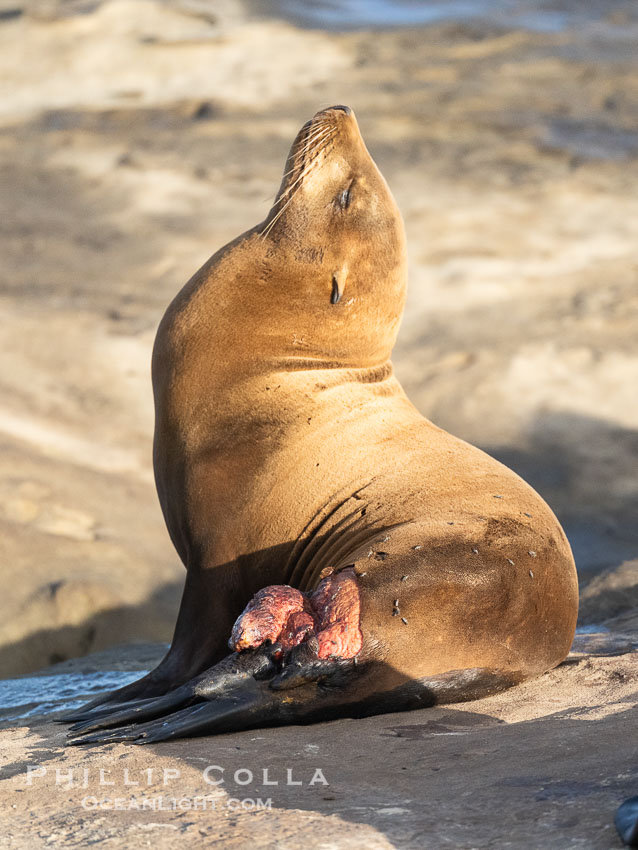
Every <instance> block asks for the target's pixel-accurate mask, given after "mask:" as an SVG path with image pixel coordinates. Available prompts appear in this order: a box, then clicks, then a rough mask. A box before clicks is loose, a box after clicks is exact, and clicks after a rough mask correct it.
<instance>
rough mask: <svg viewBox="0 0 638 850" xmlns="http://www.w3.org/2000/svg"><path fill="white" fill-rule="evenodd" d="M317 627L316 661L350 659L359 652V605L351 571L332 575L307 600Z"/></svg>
mask: <svg viewBox="0 0 638 850" xmlns="http://www.w3.org/2000/svg"><path fill="white" fill-rule="evenodd" d="M310 602H311V604H312V607H313V608H314V610H315V612H316V615H317V619H318V620H319V627H318V630H317V640H318V641H319V653H318V655H319V658H330V656H332V655H336V656H338V657H339V658H352V657H353V656H355V655H356V654H357V653H358V652H359V650H360V649H361V644H362V643H363V637H362V635H361V629H360V627H359V617H360V613H361V604H360V600H359V588H358V586H357V579H356V576H355V572H354V570H353V569H352V568H350V567H348V569H346V570H341V572H338V573H333V574H332V575H329V576H328V577H327V578H324V579H323V581H321V582H320V583H319V586H318V587H317V589H316V590H315V592H314V593H313V594H312V596H311V598H310Z"/></svg>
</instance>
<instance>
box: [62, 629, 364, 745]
mask: <svg viewBox="0 0 638 850" xmlns="http://www.w3.org/2000/svg"><path fill="white" fill-rule="evenodd" d="M314 652H315V645H314V643H313V642H310V644H302V645H301V646H299V647H295V649H293V650H291V651H290V652H288V653H286V655H285V657H284V658H282V657H281V651H280V649H279V647H278V646H276V645H275V646H261V647H260V648H259V649H255V650H246V651H244V652H241V653H233V654H232V655H229V656H228V657H227V658H225V659H224V660H223V661H221V662H220V663H219V664H217V665H215V667H212V668H211V669H210V670H208V671H207V672H206V673H203V674H201V675H200V676H198V677H197V678H195V679H193V680H192V681H191V682H189V683H187V684H186V685H182V686H181V687H180V688H177V689H176V690H175V691H173V692H172V693H170V694H167V695H166V696H163V697H159V698H158V699H155V700H138V701H135V702H132V703H130V704H128V705H126V704H124V705H120V706H118V707H117V708H115V710H114V711H110V712H109V711H106V710H103V711H100V712H93V713H90V712H89V713H88V714H87V715H86V718H85V719H83V720H82V721H81V722H78V723H76V725H75V726H74V727H73V728H72V730H71V732H70V734H69V738H70V740H69V741H68V743H69V745H76V744H98V743H99V744H104V743H110V742H115V741H132V742H135V743H138V744H149V743H154V742H156V741H164V740H167V739H170V738H181V737H186V736H190V735H201V734H205V733H211V732H230V731H238V730H240V729H246V728H250V727H252V726H265V725H270V724H273V723H291V722H295V721H301V720H304V719H307V718H309V717H310V716H315V715H317V713H318V712H320V711H321V710H322V707H324V706H325V707H329V706H333V705H334V704H335V703H340V702H341V701H342V699H341V698H340V696H339V693H338V692H339V687H338V686H339V685H341V684H343V683H344V681H345V680H346V679H347V678H349V677H350V676H352V675H353V674H354V672H355V670H356V667H357V665H356V662H355V661H354V659H349V660H343V659H338V658H334V659H326V660H320V659H318V658H317V657H316V655H315V654H314ZM331 684H334V685H335V687H336V690H334V689H331V687H330V685H331ZM284 689H286V690H288V689H292V696H291V695H290V694H289V693H287V694H282V693H281V691H282V690H284ZM175 709H178V710H177V711H175ZM139 721H145V722H139ZM111 727H117V728H111Z"/></svg>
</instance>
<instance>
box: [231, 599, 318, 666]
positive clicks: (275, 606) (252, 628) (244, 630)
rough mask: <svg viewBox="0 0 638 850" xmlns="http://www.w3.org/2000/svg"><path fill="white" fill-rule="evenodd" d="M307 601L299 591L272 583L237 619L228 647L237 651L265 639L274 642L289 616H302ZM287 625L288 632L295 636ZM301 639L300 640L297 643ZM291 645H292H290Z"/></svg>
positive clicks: (295, 627)
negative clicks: (299, 614)
mask: <svg viewBox="0 0 638 850" xmlns="http://www.w3.org/2000/svg"><path fill="white" fill-rule="evenodd" d="M307 604H308V603H307V601H306V598H305V596H304V595H303V593H301V591H299V590H296V588H294V587H288V585H285V584H272V585H270V586H269V587H264V588H262V589H261V590H260V591H259V592H258V593H256V594H255V595H254V596H253V598H252V599H251V600H250V602H249V603H248V605H246V607H245V608H244V611H243V613H242V614H241V615H240V616H239V617H238V618H237V620H236V622H235V625H234V626H233V631H232V634H231V636H230V643H231V646H232V647H233V648H234V649H235V650H236V651H237V652H241V650H242V649H252V648H253V647H257V646H261V644H262V643H264V642H265V641H267V640H269V641H271V643H275V642H276V641H277V639H278V638H279V635H280V634H281V632H282V630H283V629H284V627H285V626H286V625H287V623H288V620H289V618H290V616H291V615H293V614H297V613H303V611H304V609H305V608H307ZM296 629H297V626H296V625H294V624H291V626H290V631H292V632H293V633H296ZM301 640H303V637H301V638H300V639H299V641H298V642H300V641H301ZM290 645H291V646H295V645H296V644H295V643H291V644H290Z"/></svg>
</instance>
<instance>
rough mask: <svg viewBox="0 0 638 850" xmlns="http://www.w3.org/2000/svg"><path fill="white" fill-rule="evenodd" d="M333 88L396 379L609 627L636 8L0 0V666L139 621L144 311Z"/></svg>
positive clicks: (636, 462)
mask: <svg viewBox="0 0 638 850" xmlns="http://www.w3.org/2000/svg"><path fill="white" fill-rule="evenodd" d="M332 103H347V104H349V105H350V106H352V107H353V108H354V110H355V112H356V113H357V116H358V119H359V123H360V126H361V129H362V132H363V135H364V138H365V139H366V141H367V143H368V147H369V148H370V151H371V153H372V155H373V157H374V158H375V159H376V161H377V162H378V164H379V166H380V168H381V170H382V171H383V173H384V175H385V176H386V178H387V180H388V182H389V183H390V186H391V188H392V189H393V191H394V193H395V196H396V198H397V200H398V203H399V206H400V207H401V209H402V211H403V215H404V217H405V222H406V228H407V232H408V241H409V251H410V264H411V269H410V294H409V301H408V306H407V310H406V315H405V319H404V323H403V327H402V332H401V336H400V340H399V344H398V346H397V349H396V354H395V365H396V370H397V372H398V374H399V376H400V378H401V380H402V381H403V383H404V386H405V388H406V390H407V392H408V394H409V395H410V397H411V398H412V399H413V401H414V402H415V403H416V404H417V406H418V407H419V409H420V410H421V411H422V412H423V413H424V414H425V415H427V416H428V417H430V418H431V419H433V420H434V421H435V422H436V423H437V424H439V425H441V426H442V427H444V428H446V429H447V430H449V431H451V432H453V433H455V434H458V435H459V436H461V437H463V438H465V439H467V440H469V441H470V442H473V443H475V444H477V445H480V446H481V447H483V448H485V449H486V450H487V451H488V452H490V453H492V454H494V455H496V456H497V457H499V458H501V459H502V460H503V461H504V462H506V463H507V464H508V465H510V466H512V467H513V468H514V469H516V470H517V471H519V472H520V473H521V474H522V475H523V476H524V477H525V478H527V479H528V480H529V481H530V483H532V484H533V485H534V486H535V487H536V488H537V489H538V490H539V491H540V492H541V494H542V495H543V496H544V497H545V498H546V499H547V500H548V502H549V503H550V505H551V506H552V507H553V508H554V510H555V511H556V513H557V514H558V516H559V518H560V519H561V521H562V522H563V524H564V526H565V529H566V531H567V534H568V536H569V538H570V540H571V543H572V546H573V549H574V553H575V556H576V560H577V563H578V566H579V570H580V574H581V578H582V584H583V605H582V615H581V616H582V619H583V622H585V623H600V622H603V621H604V622H610V618H615V622H616V623H624V624H625V625H626V626H629V625H631V624H633V627H636V626H637V618H636V606H638V561H637V560H636V559H637V558H638V521H637V516H638V7H637V5H636V3H635V0H625V2H623V0H578V2H576V0H572V2H568V0H556V2H552V0H548V2H544V0H500V2H499V0H493V1H492V2H490V0H463V2H461V0H458V2H457V0H447V2H425V0H424V2H407V0H406V2H399V3H384V2H378V1H377V2H369V3H360V2H359V3H357V2H356V0H350V2H345V0H343V2H334V3H313V4H308V3H302V2H293V0H281V2H276V0H266V1H265V2H258V0H254V2H252V3H239V2H235V0H216V2H214V3H213V2H204V0H166V2H161V1H160V0H104V2H99V0H0V362H1V364H2V366H1V369H0V390H1V392H0V446H1V451H0V537H1V550H0V571H1V572H0V675H4V676H8V675H12V674H15V673H22V672H26V671H30V670H35V669H37V668H40V667H43V666H45V665H47V664H49V663H53V662H56V661H60V660H63V659H65V658H69V657H72V656H76V655H82V654H85V653H88V652H91V651H94V650H97V649H102V648H104V647H106V646H108V645H110V644H113V643H123V642H129V641H131V640H152V641H169V640H170V636H171V633H172V628H173V625H174V621H175V616H176V611H177V606H178V602H179V595H180V589H181V583H182V580H183V568H182V566H181V565H180V564H179V563H178V558H177V556H176V554H175V553H174V551H173V549H172V546H171V544H170V542H169V539H168V536H167V534H166V532H165V529H164V524H163V520H162V517H161V513H160V509H159V505H158V503H157V499H156V496H155V491H154V486H153V480H152V468H151V439H152V426H153V413H152V396H151V385H150V353H151V347H152V343H153V337H154V333H155V328H156V326H157V323H158V321H159V319H160V317H161V315H162V313H163V311H164V309H165V307H166V306H167V304H168V302H169V301H170V299H171V298H172V296H173V295H174V294H175V293H176V292H177V290H178V289H179V288H180V287H181V286H182V285H183V283H184V282H185V281H186V280H187V279H188V278H189V277H190V275H191V274H192V273H193V272H194V271H195V270H196V269H197V268H198V267H199V266H200V265H201V264H202V263H203V262H204V261H205V260H206V259H207V258H208V257H209V256H210V254H212V253H213V252H214V251H215V250H216V249H217V248H218V247H220V246H221V245H223V244H224V243H225V242H227V241H228V240H229V239H231V238H232V237H234V236H236V235H237V234H239V233H240V232H242V231H243V230H245V229H247V228H249V227H251V226H252V225H254V224H255V223H257V222H258V221H260V220H261V219H262V218H263V217H264V216H265V215H266V213H267V211H268V209H269V206H270V204H271V202H272V199H273V198H274V195H275V192H276V190H277V188H278V185H279V181H280V177H281V172H282V170H283V164H284V161H285V157H286V154H287V151H288V147H289V145H290V143H291V141H292V138H293V137H294V135H295V133H296V132H297V130H298V128H299V127H300V126H301V124H302V123H304V122H305V121H306V120H307V119H308V118H309V117H311V116H312V114H313V113H314V112H316V111H317V110H318V109H320V108H323V107H326V106H329V105H331V104H332Z"/></svg>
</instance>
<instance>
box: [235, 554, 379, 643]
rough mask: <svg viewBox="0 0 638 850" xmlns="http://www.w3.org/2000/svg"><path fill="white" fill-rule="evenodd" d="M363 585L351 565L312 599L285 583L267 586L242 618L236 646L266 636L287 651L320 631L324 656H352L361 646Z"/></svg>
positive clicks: (324, 582) (330, 578)
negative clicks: (358, 583) (360, 626)
mask: <svg viewBox="0 0 638 850" xmlns="http://www.w3.org/2000/svg"><path fill="white" fill-rule="evenodd" d="M360 608H361V606H360V602H359V588H358V587H357V580H356V577H355V573H354V570H353V569H351V568H350V567H348V569H346V570H342V571H341V572H339V573H332V574H331V575H329V576H327V578H324V579H323V580H322V581H321V582H320V583H319V586H318V587H317V589H316V590H315V592H314V593H313V594H312V596H311V597H310V599H308V597H307V596H306V595H305V594H303V593H301V592H300V591H299V590H296V589H295V588H294V587H288V585H285V584H273V585H270V586H269V587H264V588H263V589H262V590H260V591H259V592H258V593H256V594H255V595H254V596H253V598H252V599H251V600H250V602H249V603H248V605H247V606H246V608H245V609H244V611H243V613H242V614H241V615H240V616H239V617H238V618H237V621H236V623H235V625H234V626H233V631H232V634H231V638H230V645H231V647H232V648H233V649H234V650H235V651H237V652H241V651H242V650H243V649H253V648H255V647H258V646H261V645H262V643H265V642H266V641H267V640H268V641H270V642H271V643H279V644H281V648H282V650H283V651H285V650H288V649H292V647H293V646H298V645H299V644H300V643H303V642H304V640H305V639H306V638H307V637H309V636H310V635H313V634H316V636H317V640H318V642H319V652H318V657H319V658H330V657H332V656H335V657H338V658H352V657H353V656H355V655H356V654H357V653H358V652H359V650H360V649H361V644H362V642H363V638H362V636H361V629H360V628H359V616H360Z"/></svg>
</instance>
